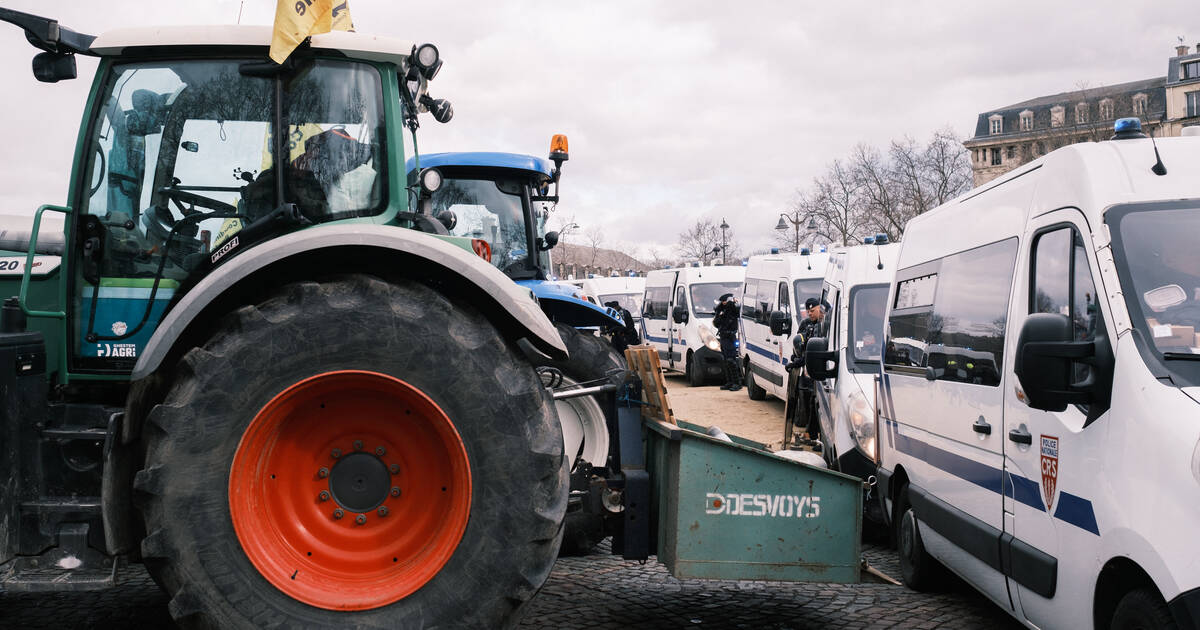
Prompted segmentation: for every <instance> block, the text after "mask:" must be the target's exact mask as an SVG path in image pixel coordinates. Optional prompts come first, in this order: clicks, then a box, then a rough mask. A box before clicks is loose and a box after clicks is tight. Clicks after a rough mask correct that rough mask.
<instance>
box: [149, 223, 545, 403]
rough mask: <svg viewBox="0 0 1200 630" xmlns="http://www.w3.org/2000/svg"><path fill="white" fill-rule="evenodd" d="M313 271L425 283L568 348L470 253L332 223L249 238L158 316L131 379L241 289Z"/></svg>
mask: <svg viewBox="0 0 1200 630" xmlns="http://www.w3.org/2000/svg"><path fill="white" fill-rule="evenodd" d="M224 249H225V248H224V247H223V248H222V250H224ZM233 252H236V250H233V251H232V252H231V253H233ZM319 273H324V274H329V273H370V274H372V275H378V276H380V277H383V278H389V277H404V278H410V279H415V280H418V281H421V282H426V283H428V284H430V285H431V286H434V287H435V288H437V289H439V290H443V291H445V292H448V293H451V294H453V295H454V296H455V297H459V298H461V299H463V300H464V301H466V302H468V303H470V304H472V305H473V306H475V307H477V308H479V309H480V310H481V311H482V312H483V313H484V315H485V316H486V317H487V318H488V319H489V320H491V321H492V323H493V324H495V325H496V327H497V328H498V329H499V330H500V331H501V333H502V334H504V335H505V336H506V337H508V338H509V339H511V340H512V341H514V342H520V341H521V340H522V339H526V340H528V342H529V343H530V344H532V345H533V347H534V348H535V349H536V350H538V351H540V352H543V353H545V354H547V355H549V356H551V357H553V358H562V357H565V356H566V354H567V350H566V346H565V345H563V342H562V339H561V338H560V337H559V334H558V331H557V330H555V328H554V325H553V324H552V323H550V320H549V319H547V318H546V315H545V314H544V313H543V312H542V310H541V308H539V307H538V303H537V300H536V298H535V297H534V295H533V293H532V292H531V291H530V289H529V288H527V287H522V286H519V285H517V284H516V283H514V282H513V281H512V280H511V279H510V278H508V277H507V276H505V275H504V273H503V272H501V271H500V270H499V269H496V268H495V267H493V266H492V265H490V264H488V263H487V262H484V261H483V260H482V259H480V258H479V257H478V256H476V255H475V254H473V253H471V252H469V251H467V250H465V249H463V248H460V247H456V246H455V245H453V244H450V243H448V242H446V241H444V240H442V239H440V238H437V237H434V236H431V235H428V234H424V233H421V232H417V231H414V230H410V229H406V228H400V227H393V226H383V225H372V224H357V223H356V224H333V225H323V226H318V227H313V228H308V229H305V230H300V231H298V232H293V233H291V234H287V235H284V236H280V237H277V238H274V239H271V240H269V241H266V242H263V243H261V244H257V245H254V246H252V247H250V248H248V249H247V250H246V251H245V252H242V253H240V254H238V255H236V256H234V257H232V258H231V259H230V260H229V261H228V262H227V263H225V264H223V265H221V266H220V267H217V268H216V269H215V270H214V271H212V272H211V273H209V274H208V275H207V276H205V277H204V278H203V279H202V280H200V281H199V282H197V283H196V285H195V286H194V287H192V288H191V289H190V290H189V291H188V292H187V293H186V294H184V296H183V298H182V299H180V300H179V302H177V303H176V304H174V305H173V306H172V307H171V308H170V309H169V310H168V311H167V313H166V314H165V315H164V317H163V319H162V321H161V322H160V323H159V325H158V328H157V329H156V330H155V331H154V334H153V335H152V336H151V337H150V341H149V342H147V344H146V347H145V349H144V350H143V351H142V355H141V356H140V357H138V361H137V364H136V365H135V366H134V369H133V374H132V375H131V376H132V378H133V380H135V381H136V380H139V379H142V378H145V377H147V376H149V375H151V374H153V373H154V372H155V370H157V369H158V368H159V366H160V365H162V363H163V361H164V360H165V359H166V358H167V357H168V356H171V355H172V352H173V351H174V350H176V346H178V345H180V343H181V341H183V342H187V343H188V344H194V343H198V342H200V341H202V339H197V338H196V333H197V332H199V329H202V328H204V327H206V326H207V325H209V323H210V322H211V320H212V319H213V318H214V317H219V316H222V315H224V314H225V313H226V312H229V310H231V309H233V308H236V307H237V306H240V305H241V304H242V303H244V302H245V300H246V299H247V296H248V299H253V298H254V297H256V290H261V289H262V288H263V287H270V286H277V285H278V284H279V282H280V281H281V280H282V281H291V280H298V279H303V278H304V277H306V276H308V277H311V276H312V275H315V274H319ZM257 295H261V293H257ZM189 333H190V334H189ZM189 347H190V345H189ZM184 349H185V350H186V348H184Z"/></svg>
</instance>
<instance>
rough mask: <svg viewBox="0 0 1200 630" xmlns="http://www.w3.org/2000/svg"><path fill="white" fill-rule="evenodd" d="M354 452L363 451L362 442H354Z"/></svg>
mask: <svg viewBox="0 0 1200 630" xmlns="http://www.w3.org/2000/svg"><path fill="white" fill-rule="evenodd" d="M354 450H356V451H361V450H362V440H354Z"/></svg>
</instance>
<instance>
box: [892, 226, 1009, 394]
mask: <svg viewBox="0 0 1200 630" xmlns="http://www.w3.org/2000/svg"><path fill="white" fill-rule="evenodd" d="M1016 253H1017V240H1016V239H1015V238H1012V239H1008V240H1005V241H1001V242H999V243H992V244H991V245H984V246H983V247H977V248H975V249H972V250H968V251H965V252H960V253H957V254H953V255H950V256H947V257H945V258H943V259H941V261H935V264H937V265H938V269H937V272H936V273H933V274H930V273H924V274H919V275H913V276H910V277H908V278H904V279H902V280H900V281H899V282H898V283H897V286H896V302H895V304H894V305H893V308H892V314H891V317H889V319H888V327H889V329H890V330H889V334H888V340H887V346H886V348H885V350H884V363H885V366H888V367H891V366H900V367H909V368H927V369H932V370H933V375H934V376H935V377H936V378H937V380H944V381H954V382H959V383H972V384H976V385H988V386H993V387H994V386H997V385H999V384H1000V374H1001V369H1002V367H1003V365H1004V333H1005V324H1006V323H1007V320H1008V295H1009V290H1010V289H1011V288H1012V280H1013V263H1014V261H1015V259H1016ZM901 275H903V272H901Z"/></svg>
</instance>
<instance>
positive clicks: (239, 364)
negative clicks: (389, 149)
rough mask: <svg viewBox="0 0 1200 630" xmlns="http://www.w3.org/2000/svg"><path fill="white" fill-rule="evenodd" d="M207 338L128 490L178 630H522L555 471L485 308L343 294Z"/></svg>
mask: <svg viewBox="0 0 1200 630" xmlns="http://www.w3.org/2000/svg"><path fill="white" fill-rule="evenodd" d="M214 330H215V332H214V334H213V335H212V337H211V338H209V339H208V340H207V341H206V342H204V343H203V345H201V346H200V347H194V348H192V349H190V350H189V351H188V352H187V353H186V354H185V355H184V356H183V357H182V358H181V359H180V360H179V362H178V364H177V365H176V366H175V367H174V368H173V369H172V371H171V378H170V385H169V389H168V390H167V392H166V394H165V397H164V399H163V400H161V401H159V404H157V405H155V406H154V407H153V409H152V410H151V411H150V413H149V414H148V416H147V417H146V421H145V427H144V437H145V440H146V451H147V452H146V456H145V468H144V469H143V470H141V471H140V472H138V473H137V475H136V478H135V480H134V491H135V495H134V496H135V499H136V500H137V502H138V504H139V507H140V508H141V511H142V516H143V518H144V521H145V525H146V531H147V535H146V537H145V538H144V539H143V540H142V544H141V551H142V557H143V560H144V562H145V564H146V567H147V569H149V570H150V572H151V573H152V574H153V575H154V576H155V578H156V579H157V580H158V582H159V583H160V584H162V585H164V586H165V588H166V591H167V593H168V594H169V595H170V596H171V601H170V605H169V606H168V609H169V611H170V614H171V616H172V617H173V618H174V619H175V621H176V622H177V623H178V624H179V625H180V626H183V627H187V628H264V627H274V626H279V627H313V628H316V627H322V628H325V627H329V628H333V627H341V628H348V627H373V628H398V627H415V626H423V625H434V624H436V625H438V626H444V627H489V628H493V627H507V626H509V625H513V624H515V623H516V620H517V618H518V617H519V615H520V611H521V609H522V607H523V606H524V605H525V603H527V602H528V601H529V599H530V598H532V597H533V595H534V594H535V593H537V591H538V590H539V589H540V588H541V585H542V583H543V582H545V580H546V578H547V577H549V574H550V570H551V568H552V567H553V565H554V561H555V557H556V556H557V554H558V547H559V543H560V541H561V536H562V520H563V515H564V513H565V512H566V504H567V494H568V493H567V480H568V472H569V471H568V468H567V461H566V459H565V458H564V457H563V451H562V449H563V446H562V445H563V442H562V434H561V431H560V429H559V423H558V420H557V418H556V417H555V414H554V405H553V402H552V400H551V399H550V397H549V395H548V394H547V393H546V390H545V388H543V387H542V384H541V380H540V379H539V378H538V375H537V373H536V372H535V371H534V370H533V368H532V366H531V365H530V364H529V363H528V362H527V361H526V360H525V359H524V358H522V356H521V354H520V353H519V352H518V351H517V350H516V349H515V348H514V347H513V346H512V344H509V343H507V342H506V341H505V340H504V339H503V338H502V337H501V336H500V335H499V334H498V332H497V331H496V329H495V328H494V327H493V326H492V325H491V324H490V323H489V322H488V320H487V319H486V318H485V317H484V316H483V315H482V314H481V313H480V312H479V311H478V310H476V309H475V308H473V307H471V306H469V305H466V304H462V303H456V302H451V301H449V300H448V299H446V298H445V297H444V296H442V295H441V294H439V293H437V292H435V291H434V290H432V289H430V288H428V287H426V286H424V285H421V284H417V283H413V282H397V283H389V282H385V281H383V280H380V279H377V278H373V277H369V276H364V275H349V276H340V277H337V278H332V279H330V280H327V281H321V282H296V283H292V284H287V285H284V286H282V287H280V288H279V289H278V290H276V291H275V292H273V294H271V295H268V296H266V298H265V299H264V300H263V301H261V302H259V303H258V304H256V305H247V306H242V307H241V308H238V309H237V310H236V311H234V312H233V313H231V314H230V315H228V316H227V317H226V318H225V319H224V320H222V321H221V322H220V323H219V325H217V326H216V327H215V329H214ZM514 488H519V489H520V491H519V492H514V491H513V489H514ZM464 584H469V585H470V588H464V587H463V585H464Z"/></svg>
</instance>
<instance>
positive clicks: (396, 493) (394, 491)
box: [392, 486, 400, 497]
mask: <svg viewBox="0 0 1200 630" xmlns="http://www.w3.org/2000/svg"><path fill="white" fill-rule="evenodd" d="M392 496H394V497H398V496H400V487H399V486H392Z"/></svg>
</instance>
